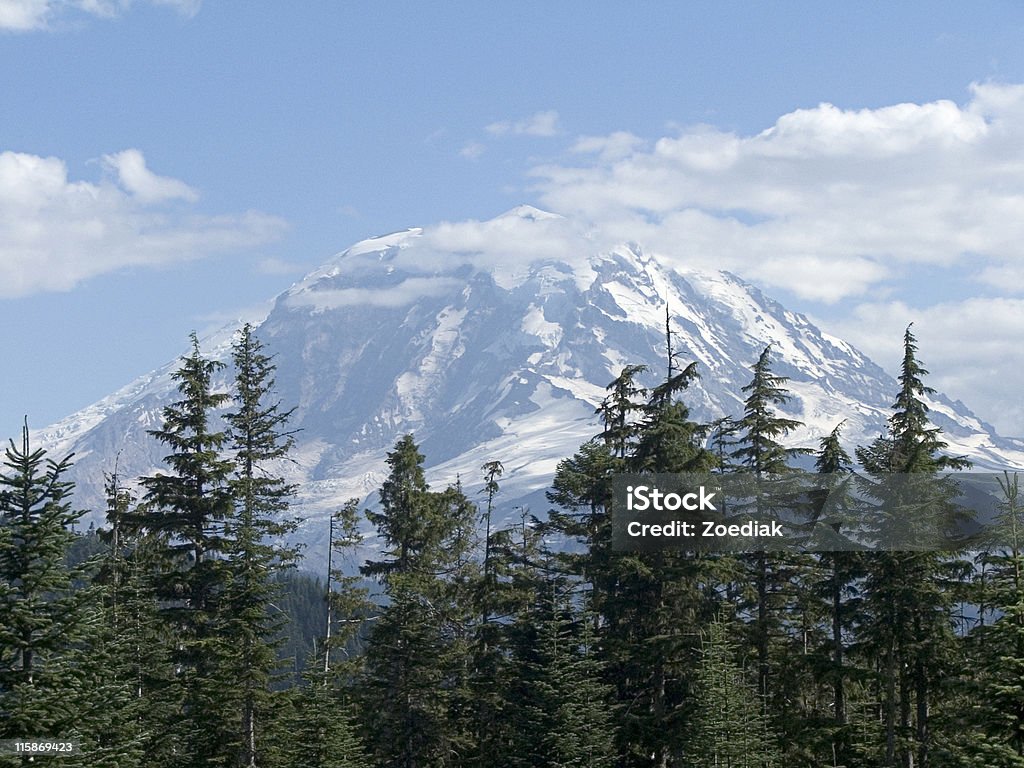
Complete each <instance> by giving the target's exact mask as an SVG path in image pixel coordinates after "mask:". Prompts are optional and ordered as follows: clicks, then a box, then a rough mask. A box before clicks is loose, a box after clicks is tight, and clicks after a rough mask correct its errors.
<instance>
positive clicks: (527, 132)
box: [485, 109, 559, 136]
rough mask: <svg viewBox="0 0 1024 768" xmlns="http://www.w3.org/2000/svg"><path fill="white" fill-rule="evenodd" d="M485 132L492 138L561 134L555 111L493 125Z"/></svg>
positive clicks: (537, 113)
mask: <svg viewBox="0 0 1024 768" xmlns="http://www.w3.org/2000/svg"><path fill="white" fill-rule="evenodd" d="M485 130H486V131H487V132H488V133H489V134H491V135H492V136H505V135H508V134H512V135H518V136H556V135H558V133H559V127H558V113H557V112H556V111H555V110H553V109H551V110H547V111H545V112H536V113H534V114H533V115H531V116H530V117H528V118H526V119H525V120H518V121H512V120H502V121H501V122H497V123H491V124H490V125H488V126H487V127H486V128H485Z"/></svg>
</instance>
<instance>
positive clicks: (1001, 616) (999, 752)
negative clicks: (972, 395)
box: [969, 472, 1024, 768]
mask: <svg viewBox="0 0 1024 768" xmlns="http://www.w3.org/2000/svg"><path fill="white" fill-rule="evenodd" d="M1000 487H1001V491H1002V496H1003V498H1002V501H1001V503H1000V510H999V517H998V518H997V520H996V525H995V526H994V536H995V537H996V538H997V541H996V546H994V547H990V548H989V551H987V552H985V553H984V554H983V555H982V558H981V559H982V563H983V565H985V566H986V568H987V570H988V575H987V579H986V584H985V591H986V595H985V601H986V602H987V603H988V604H990V605H992V606H993V608H994V609H995V611H996V612H997V614H998V617H997V618H996V620H995V621H994V622H993V623H991V624H989V625H988V626H984V627H982V628H981V629H980V630H978V632H977V635H978V637H976V638H972V639H974V640H975V641H976V644H977V651H976V652H975V658H974V660H973V661H974V665H973V670H972V671H973V677H974V681H973V685H972V687H971V690H970V693H971V701H972V705H973V710H974V711H973V712H972V720H973V722H974V724H976V726H977V728H978V729H979V731H980V733H978V734H976V735H975V736H974V738H972V739H971V740H970V744H969V753H970V755H971V765H972V766H977V768H982V766H984V767H985V768H1021V767H1022V766H1024V685H1022V681H1024V502H1022V499H1021V496H1020V483H1019V480H1018V477H1017V475H1016V474H1014V475H1013V476H1012V477H1011V475H1010V474H1009V473H1008V472H1007V473H1004V475H1003V478H1001V479H1000Z"/></svg>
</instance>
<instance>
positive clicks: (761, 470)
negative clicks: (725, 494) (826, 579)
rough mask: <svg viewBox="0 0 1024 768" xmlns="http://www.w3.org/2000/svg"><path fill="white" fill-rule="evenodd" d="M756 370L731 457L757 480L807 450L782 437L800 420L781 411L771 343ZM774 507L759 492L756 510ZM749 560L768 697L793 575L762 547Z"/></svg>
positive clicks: (761, 676)
mask: <svg viewBox="0 0 1024 768" xmlns="http://www.w3.org/2000/svg"><path fill="white" fill-rule="evenodd" d="M752 370H753V374H754V375H753V378H752V379H751V381H750V383H749V384H747V385H746V386H745V387H743V392H745V393H747V399H746V401H745V402H744V404H743V418H741V419H740V420H739V421H737V422H736V428H737V430H738V434H739V438H738V443H739V447H738V448H736V449H735V450H734V451H733V453H732V457H733V458H734V459H736V460H737V462H738V464H739V466H740V467H741V468H742V469H743V470H745V471H747V472H750V473H751V474H753V476H754V477H755V478H756V479H757V480H768V479H771V478H777V477H779V476H781V475H784V474H786V473H787V472H789V471H790V466H789V459H790V458H792V457H793V456H795V455H798V454H801V453H807V451H806V450H804V449H794V448H786V447H785V446H784V445H783V444H782V443H781V442H779V441H780V439H781V438H782V437H785V436H786V435H787V434H788V433H789V432H791V431H793V430H794V429H796V428H797V427H799V426H801V423H800V422H799V421H796V420H794V419H788V418H785V417H782V416H779V415H778V414H777V413H776V409H777V408H778V407H779V406H783V405H785V404H786V403H787V402H788V401H789V393H788V391H787V390H786V389H785V387H784V385H785V383H786V382H787V381H788V379H787V378H786V377H785V376H779V375H777V374H775V373H773V372H772V368H771V345H770V344H769V345H768V346H767V347H765V348H764V350H763V351H762V352H761V355H760V356H759V357H758V359H757V362H756V363H755V364H754V365H753V366H752ZM769 506H770V501H766V500H763V497H762V496H761V495H760V494H759V495H758V496H757V499H756V509H755V514H756V515H757V517H758V518H759V519H760V518H762V517H764V516H765V515H766V514H768V513H769V512H770V509H769ZM744 559H745V560H746V562H747V563H748V564H749V566H750V569H751V571H752V581H753V583H754V592H755V594H754V596H753V603H754V606H753V607H754V618H753V624H752V629H753V637H754V647H755V648H756V650H757V666H758V673H757V679H758V691H759V692H760V694H761V695H762V696H767V695H768V693H769V676H770V674H771V661H770V645H771V637H772V635H773V634H777V632H778V630H779V624H780V618H781V617H780V611H781V607H782V606H781V603H782V602H783V601H784V599H785V598H784V595H783V594H782V592H783V590H784V589H785V588H786V585H788V584H789V583H790V582H791V581H792V580H793V578H794V577H793V574H791V573H789V572H787V570H786V567H785V563H784V559H783V558H780V557H777V556H773V555H769V554H767V553H766V552H763V551H762V552H756V553H753V554H750V555H747V556H745V558H744Z"/></svg>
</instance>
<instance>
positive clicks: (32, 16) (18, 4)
mask: <svg viewBox="0 0 1024 768" xmlns="http://www.w3.org/2000/svg"><path fill="white" fill-rule="evenodd" d="M51 4H52V3H51V0H0V29H10V30H13V31H16V32H23V31H27V30H30V29H39V28H40V27H44V26H46V19H47V17H48V16H49V15H50V6H51Z"/></svg>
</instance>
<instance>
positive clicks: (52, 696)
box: [0, 425, 89, 738]
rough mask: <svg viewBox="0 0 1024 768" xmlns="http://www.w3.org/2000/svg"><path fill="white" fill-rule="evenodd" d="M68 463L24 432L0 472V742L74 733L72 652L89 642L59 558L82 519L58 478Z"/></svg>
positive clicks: (75, 665)
mask: <svg viewBox="0 0 1024 768" xmlns="http://www.w3.org/2000/svg"><path fill="white" fill-rule="evenodd" d="M70 466H71V461H70V457H68V458H66V459H63V460H61V461H54V460H52V459H47V458H46V454H45V452H44V451H42V450H39V449H35V450H33V448H32V447H31V444H30V442H29V433H28V426H27V425H26V426H25V427H24V429H23V430H22V439H21V441H20V443H17V444H16V443H15V442H14V441H13V440H11V441H10V444H9V446H8V448H7V450H6V452H5V457H4V462H3V467H4V469H3V471H2V473H0V738H12V737H15V736H30V735H56V734H69V733H77V732H79V730H78V726H80V725H81V726H84V725H87V724H85V723H79V721H78V720H77V713H76V711H75V704H76V702H77V700H76V697H75V696H72V695H68V693H69V690H80V686H81V685H83V681H82V680H81V667H80V663H79V662H80V660H81V659H80V655H79V654H78V652H77V651H78V649H79V648H80V647H81V644H82V643H83V642H85V640H86V639H87V638H88V630H89V618H88V615H87V613H86V605H85V596H84V595H82V594H81V593H78V592H75V591H74V590H73V583H74V574H73V573H72V572H71V571H69V570H68V569H67V568H66V567H65V558H66V556H67V553H68V549H69V547H70V546H71V543H72V540H73V538H74V535H73V534H72V533H71V530H70V529H71V526H72V524H73V523H74V522H75V521H76V520H78V518H79V517H80V516H81V514H82V513H81V512H79V511H76V510H73V509H72V507H71V502H70V496H71V490H72V486H71V483H69V482H67V481H66V480H65V479H64V475H65V473H66V472H67V470H68V469H69V467H70Z"/></svg>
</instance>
